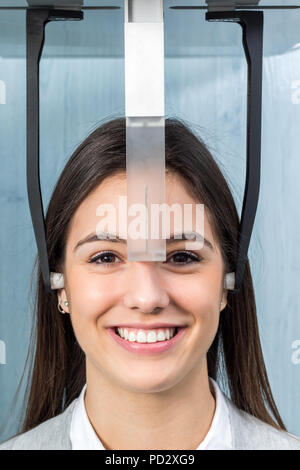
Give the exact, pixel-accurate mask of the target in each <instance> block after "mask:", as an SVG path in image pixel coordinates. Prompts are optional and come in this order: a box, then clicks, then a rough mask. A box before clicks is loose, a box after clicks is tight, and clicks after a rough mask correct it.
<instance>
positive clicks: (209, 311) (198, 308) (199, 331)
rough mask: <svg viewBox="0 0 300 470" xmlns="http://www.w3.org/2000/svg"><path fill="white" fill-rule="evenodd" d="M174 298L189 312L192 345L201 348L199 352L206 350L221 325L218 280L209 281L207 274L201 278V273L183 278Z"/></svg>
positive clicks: (175, 287) (175, 288) (176, 287)
mask: <svg viewBox="0 0 300 470" xmlns="http://www.w3.org/2000/svg"><path fill="white" fill-rule="evenodd" d="M183 281H184V282H183ZM175 296H176V297H175ZM174 299H175V301H176V303H177V304H178V305H179V306H180V308H181V309H182V310H183V311H185V312H187V313H188V314H189V316H188V321H189V323H190V324H191V326H192V332H191V333H192V335H191V344H190V345H192V347H193V348H196V349H197V350H199V349H200V351H198V352H201V353H203V352H206V351H207V350H208V349H209V347H210V345H211V343H212V341H213V339H214V337H215V335H216V332H217V330H218V325H219V318H220V310H219V308H218V307H219V285H218V282H217V281H216V282H208V278H207V276H205V278H204V277H203V278H202V279H201V276H200V275H199V276H194V278H192V277H190V278H189V279H186V280H184V279H182V282H181V285H177V286H175V285H174Z"/></svg>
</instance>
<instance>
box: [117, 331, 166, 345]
mask: <svg viewBox="0 0 300 470" xmlns="http://www.w3.org/2000/svg"><path fill="white" fill-rule="evenodd" d="M117 331H118V333H119V335H120V336H121V338H123V339H126V340H128V341H135V342H136V343H156V342H157V341H165V340H166V339H170V338H172V337H173V336H174V335H175V328H164V329H157V330H150V331H149V330H139V331H138V332H137V334H136V333H135V332H134V331H129V332H128V330H127V329H126V328H117Z"/></svg>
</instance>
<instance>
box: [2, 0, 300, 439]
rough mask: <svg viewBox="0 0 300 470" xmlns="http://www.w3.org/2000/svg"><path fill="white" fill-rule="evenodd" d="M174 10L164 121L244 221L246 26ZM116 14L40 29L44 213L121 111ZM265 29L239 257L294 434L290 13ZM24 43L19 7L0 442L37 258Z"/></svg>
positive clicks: (5, 142)
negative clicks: (88, 142)
mask: <svg viewBox="0 0 300 470" xmlns="http://www.w3.org/2000/svg"><path fill="white" fill-rule="evenodd" d="M183 3H184V2H180V1H178V2H175V1H171V0H168V1H165V55H166V59H165V85H166V86H165V97H166V117H173V116H176V117H179V118H182V119H184V120H185V121H186V123H187V124H189V125H190V126H191V127H192V129H193V130H194V132H196V133H198V135H200V136H201V137H202V138H203V139H204V141H205V142H206V144H207V145H208V147H209V148H210V150H211V152H212V153H213V156H214V157H215V158H216V160H217V162H218V163H219V164H220V165H221V169H222V171H223V172H224V174H225V176H226V178H227V179H228V181H229V184H230V187H231V189H232V191H233V195H234V198H235V200H236V204H237V207H238V211H239V213H240V210H241V204H242V197H243V191H244V182H245V163H246V162H245V152H246V93H247V88H246V83H247V82H246V80H247V67H246V61H245V56H244V51H243V47H242V42H241V39H242V29H241V27H240V26H239V25H238V24H232V23H229V24H226V23H225V24H224V23H208V22H206V21H205V11H204V10H200V11H196V12H195V11H192V12H191V11H189V12H187V11H185V12H184V11H176V10H170V9H169V8H168V7H169V6H170V5H176V4H177V5H180V4H183ZM193 3H194V4H196V3H197V2H195V1H194V2H192V1H191V2H189V4H193ZM263 3H264V4H277V5H279V4H280V3H282V2H279V1H275V0H274V1H264V2H263ZM285 3H287V2H285ZM290 3H292V4H295V3H297V2H295V1H294V2H290ZM8 4H9V5H12V4H13V2H7V1H3V0H1V2H0V6H3V5H8ZM14 4H15V5H24V4H25V2H23V1H16V2H14ZM85 4H86V5H88V4H89V5H91V4H97V5H104V4H107V5H108V4H109V5H121V6H122V5H123V2H121V1H119V2H117V1H114V2H113V1H107V2H103V1H97V2H93V3H92V2H89V3H87V2H85ZM203 4H204V2H203ZM123 15H124V11H123V9H121V10H118V11H110V12H109V11H106V12H104V11H85V13H84V17H85V19H84V21H81V22H66V23H62V22H56V23H50V24H48V25H47V27H46V41H45V47H44V52H43V56H42V59H41V73H40V84H41V86H40V96H41V175H42V177H41V179H42V192H43V199H44V207H47V205H48V202H49V198H50V195H51V192H52V189H53V186H54V184H55V182H56V180H57V178H58V176H59V174H60V172H61V170H62V168H63V166H64V165H65V163H66V161H67V160H68V158H69V157H70V155H71V153H72V152H73V151H74V150H75V148H76V147H77V145H78V144H79V143H80V142H81V141H82V140H83V139H84V138H85V137H86V136H87V135H88V134H89V133H90V132H91V131H92V130H93V129H94V128H95V127H96V126H97V124H98V123H100V121H102V120H103V119H104V120H108V119H112V118H115V117H118V116H124V113H125V101H124V100H125V96H124V38H123V22H124V16H123ZM264 25H265V26H264V31H265V35H264V59H263V115H262V168H261V191H260V200H259V205H258V209H257V215H256V220H255V225H254V230H253V235H252V238H251V243H250V249H249V257H250V262H251V268H252V274H253V279H254V287H255V292H256V301H257V311H258V321H259V327H260V335H261V342H262V348H263V352H264V357H265V362H266V366H267V371H268V375H269V380H270V383H271V387H272V391H273V394H274V398H275V401H276V404H277V406H278V408H279V411H280V413H281V416H282V418H283V420H284V422H285V424H286V426H287V428H288V430H289V431H290V432H292V433H294V434H297V435H300V353H299V354H298V356H297V354H294V358H295V359H297V358H298V361H297V360H294V362H293V360H292V354H293V349H292V343H293V342H294V341H295V340H300V308H299V298H298V294H299V292H300V282H299V279H300V250H299V245H298V243H299V240H300V217H299V206H298V204H299V195H300V190H299V173H300V155H299V144H300V141H299V139H300V132H299V129H300V28H299V26H300V10H285V11H276V10H273V11H272V10H268V11H266V12H265V15H264ZM25 44H26V41H25V12H24V11H5V10H0V80H2V81H3V82H4V83H5V85H6V104H0V129H1V130H0V132H1V134H0V158H1V171H0V221H1V222H0V224H1V229H0V315H1V316H0V339H1V340H2V341H4V342H5V345H6V364H0V383H1V393H0V427H2V429H1V434H0V441H2V440H4V439H6V438H7V437H9V436H10V435H12V434H13V433H14V432H16V425H17V419H18V413H19V411H20V409H21V406H22V393H21V396H20V399H19V400H18V402H17V403H16V404H14V402H13V399H14V397H13V395H14V393H15V391H16V388H17V385H18V383H19V380H20V378H21V374H22V371H23V367H24V364H25V359H26V354H27V347H28V340H29V334H30V328H31V317H32V302H31V301H30V292H29V288H30V284H29V279H30V275H31V272H32V267H33V260H34V256H35V254H36V244H35V238H34V234H33V229H32V225H31V219H30V213H29V207H28V203H27V190H26V172H25V168H26V153H25V150H26V138H25V137H26V135H25V131H26V127H25V126H26V121H25V119H26V108H25V100H26V95H25V91H26V75H25V72H26V66H25V65H26V64H25V52H26V51H25ZM293 87H294V88H293ZM0 100H1V96H0ZM2 100H3V95H2ZM298 347H299V346H298ZM297 362H298V363H297ZM10 406H12V416H11V419H10V420H9V421H8V422H7V421H6V420H7V415H8V411H9V407H10ZM5 424H6V427H5V429H4V430H3V427H4V425H5Z"/></svg>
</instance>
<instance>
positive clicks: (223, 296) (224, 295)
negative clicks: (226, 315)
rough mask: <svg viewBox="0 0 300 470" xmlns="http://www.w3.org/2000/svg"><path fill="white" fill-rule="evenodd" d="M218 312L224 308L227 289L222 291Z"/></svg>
mask: <svg viewBox="0 0 300 470" xmlns="http://www.w3.org/2000/svg"><path fill="white" fill-rule="evenodd" d="M220 304H221V305H220V312H221V311H222V310H223V309H224V308H225V307H226V305H227V289H223V294H222V300H221V302H220Z"/></svg>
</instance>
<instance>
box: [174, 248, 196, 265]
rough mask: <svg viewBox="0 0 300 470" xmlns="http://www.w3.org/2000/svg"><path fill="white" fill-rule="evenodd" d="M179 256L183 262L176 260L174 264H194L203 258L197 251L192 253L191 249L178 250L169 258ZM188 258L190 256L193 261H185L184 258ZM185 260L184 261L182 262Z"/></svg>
mask: <svg viewBox="0 0 300 470" xmlns="http://www.w3.org/2000/svg"><path fill="white" fill-rule="evenodd" d="M174 257H175V258H177V259H178V258H179V260H180V259H181V262H175V263H174V264H177V265H178V264H179V265H187V264H192V263H199V262H200V261H201V260H202V258H199V256H197V255H196V254H195V253H192V252H190V251H177V252H176V253H173V255H172V256H171V257H170V258H169V260H170V259H172V258H174ZM186 258H189V259H191V260H192V261H189V262H188V263H187V262H184V259H186ZM182 260H183V262H182Z"/></svg>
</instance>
